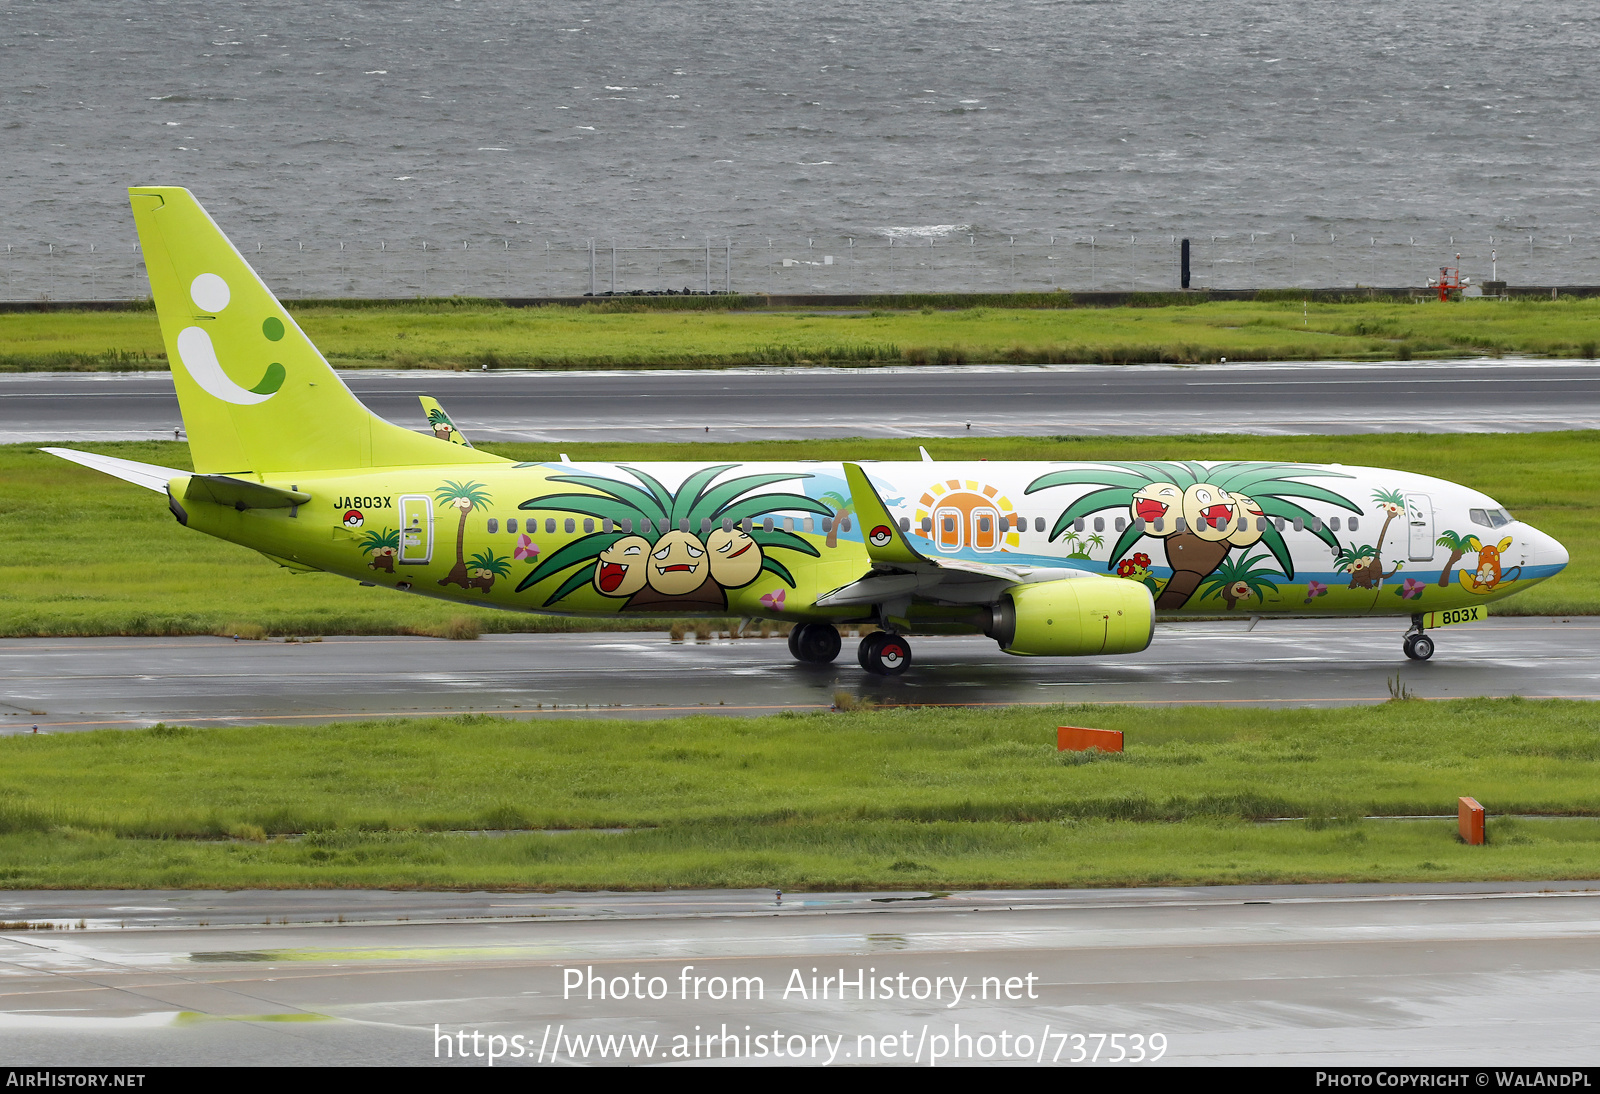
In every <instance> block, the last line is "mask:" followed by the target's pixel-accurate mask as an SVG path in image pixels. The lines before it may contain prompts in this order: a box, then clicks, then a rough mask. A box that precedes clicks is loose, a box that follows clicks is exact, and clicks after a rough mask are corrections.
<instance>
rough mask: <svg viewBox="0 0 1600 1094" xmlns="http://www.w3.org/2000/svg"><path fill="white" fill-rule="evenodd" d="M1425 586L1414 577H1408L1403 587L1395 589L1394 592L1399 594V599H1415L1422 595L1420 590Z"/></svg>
mask: <svg viewBox="0 0 1600 1094" xmlns="http://www.w3.org/2000/svg"><path fill="white" fill-rule="evenodd" d="M1426 588H1427V586H1426V585H1425V584H1423V583H1422V582H1420V581H1418V580H1417V579H1416V578H1414V577H1408V578H1406V583H1405V585H1404V587H1402V588H1399V589H1396V590H1395V592H1397V593H1399V594H1400V599H1401V600H1415V599H1417V597H1419V596H1421V595H1422V590H1423V589H1426Z"/></svg>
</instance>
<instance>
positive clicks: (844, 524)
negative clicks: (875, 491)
mask: <svg viewBox="0 0 1600 1094" xmlns="http://www.w3.org/2000/svg"><path fill="white" fill-rule="evenodd" d="M839 527H840V528H843V529H844V530H845V531H846V532H848V531H849V530H850V518H849V517H840V518H839Z"/></svg>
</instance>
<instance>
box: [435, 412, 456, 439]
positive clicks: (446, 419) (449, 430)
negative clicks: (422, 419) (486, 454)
mask: <svg viewBox="0 0 1600 1094" xmlns="http://www.w3.org/2000/svg"><path fill="white" fill-rule="evenodd" d="M428 428H429V429H431V430H433V435H434V436H435V437H437V438H438V439H439V440H441V441H450V440H454V439H455V437H459V436H460V435H461V434H459V433H456V425H455V423H454V422H452V421H451V420H450V415H448V414H446V413H445V412H444V411H443V410H437V409H435V410H430V411H428Z"/></svg>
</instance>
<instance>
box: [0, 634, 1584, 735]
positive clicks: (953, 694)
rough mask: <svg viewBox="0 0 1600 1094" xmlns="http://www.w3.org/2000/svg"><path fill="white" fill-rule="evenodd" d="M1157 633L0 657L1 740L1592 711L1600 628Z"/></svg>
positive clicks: (498, 640)
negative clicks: (843, 712) (693, 719)
mask: <svg viewBox="0 0 1600 1094" xmlns="http://www.w3.org/2000/svg"><path fill="white" fill-rule="evenodd" d="M1248 626H1249V623H1248V621H1247V620H1243V619H1241V620H1237V621H1234V620H1227V621H1221V622H1210V623H1206V622H1195V623H1183V624H1162V625H1159V626H1158V627H1157V631H1156V639H1155V641H1154V643H1152V645H1151V647H1150V648H1149V649H1148V650H1146V651H1144V652H1143V653H1139V654H1134V655H1131V656H1124V657H1104V658H1098V657H1096V658H1061V659H1057V658H1021V657H1010V656H1007V655H1006V654H1003V653H1000V652H999V651H998V650H997V649H996V648H995V645H994V643H993V642H992V641H989V640H988V639H984V638H977V637H973V638H950V637H946V638H915V639H913V640H912V649H913V654H914V659H913V662H912V666H911V668H910V669H909V670H908V671H907V672H906V673H905V674H904V675H903V676H899V677H890V678H884V677H874V676H868V675H867V674H866V673H865V672H863V671H861V669H860V668H859V667H857V666H856V664H855V663H854V660H853V657H852V653H853V649H852V646H853V642H851V641H850V640H848V639H847V640H846V648H845V650H844V651H843V652H842V653H841V655H840V658H839V660H838V661H836V662H835V663H834V664H832V665H827V666H814V665H802V664H799V663H797V662H795V661H794V660H792V659H791V658H790V656H789V653H788V650H787V649H786V647H785V644H784V641H783V640H782V639H781V638H776V637H774V638H770V639H766V640H762V639H759V638H743V639H738V640H729V639H726V638H723V639H715V640H709V641H705V642H698V641H684V642H673V641H671V640H670V639H669V638H668V636H666V635H664V634H660V633H641V634H627V633H599V634H597V633H591V634H555V635H534V634H519V635H486V636H485V637H483V638H481V639H478V640H477V641H473V642H447V641H443V640H440V639H428V638H328V639H326V640H325V641H323V642H320V643H288V642H283V641H266V642H248V641H246V642H233V641H229V640H227V639H218V638H208V637H195V638H78V639H58V638H14V639H5V640H0V734H9V733H27V732H32V727H33V726H34V725H38V726H39V727H40V729H41V731H44V732H56V731H70V730H84V729H99V728H108V727H124V728H134V727H139V726H146V725H152V724H154V723H156V722H158V721H165V722H181V723H186V724H193V725H214V724H249V723H264V722H272V723H279V722H297V721H299V722H314V721H318V720H324V719H330V718H348V717H364V716H377V715H422V714H452V713H460V712H464V711H488V712H498V713H502V714H508V715H515V716H519V717H548V716H552V715H554V716H561V717H568V716H578V717H633V718H655V717H671V716H680V715H687V714H729V715H752V714H754V715H759V714H770V713H774V712H777V711H780V710H806V709H817V708H822V707H827V706H829V705H830V704H831V703H832V702H833V698H834V695H835V693H836V692H839V691H844V692H848V693H850V694H852V695H856V696H860V697H862V698H867V699H871V700H873V701H875V702H878V703H883V704H909V705H918V704H921V705H926V704H951V705H960V706H964V705H1003V704H1013V703H1016V704H1036V705H1044V704H1053V703H1091V702H1092V703H1137V704H1171V703H1217V704H1227V705H1251V706H1318V705H1341V704H1352V703H1376V702H1383V701H1385V700H1387V699H1388V698H1389V697H1390V687H1391V684H1396V685H1398V684H1403V685H1404V686H1405V688H1406V689H1407V690H1408V691H1409V692H1410V693H1412V694H1415V695H1418V696H1421V697H1423V698H1433V699H1442V698H1451V697H1462V696H1478V695H1522V696H1525V697H1529V698H1533V697H1561V698H1575V699H1597V698H1600V619H1595V618H1584V617H1575V618H1572V619H1561V618H1504V619H1490V620H1488V621H1487V622H1484V623H1479V624H1468V625H1466V626H1460V627H1453V628H1445V629H1442V630H1438V631H1434V632H1432V633H1433V635H1434V638H1435V640H1436V641H1437V644H1438V652H1437V653H1436V654H1435V655H1434V657H1433V660H1431V661H1428V662H1414V661H1408V660H1406V658H1405V657H1404V656H1403V655H1402V653H1401V652H1400V636H1401V633H1402V631H1403V630H1404V627H1405V624H1404V622H1403V621H1401V620H1374V619H1359V620H1264V621H1262V622H1261V623H1260V624H1259V625H1258V626H1257V627H1256V628H1255V629H1254V630H1247V628H1248Z"/></svg>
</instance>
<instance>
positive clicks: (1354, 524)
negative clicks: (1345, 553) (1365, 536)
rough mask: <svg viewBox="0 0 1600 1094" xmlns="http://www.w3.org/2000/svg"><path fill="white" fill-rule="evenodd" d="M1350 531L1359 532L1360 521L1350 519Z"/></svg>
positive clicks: (1354, 518) (1353, 518)
mask: <svg viewBox="0 0 1600 1094" xmlns="http://www.w3.org/2000/svg"><path fill="white" fill-rule="evenodd" d="M1350 530H1351V531H1352V532H1357V531H1360V530H1361V521H1360V520H1359V519H1357V518H1356V517H1351V518H1350Z"/></svg>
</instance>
